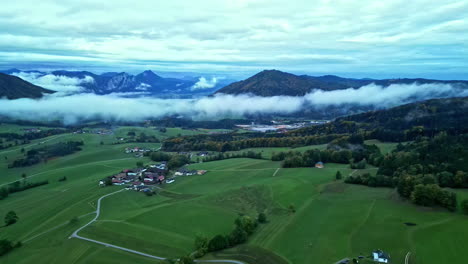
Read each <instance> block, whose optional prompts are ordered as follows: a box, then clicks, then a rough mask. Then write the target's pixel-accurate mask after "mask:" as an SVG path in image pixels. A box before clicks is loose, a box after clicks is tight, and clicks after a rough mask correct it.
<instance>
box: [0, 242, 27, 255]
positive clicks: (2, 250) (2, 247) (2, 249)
mask: <svg viewBox="0 0 468 264" xmlns="http://www.w3.org/2000/svg"><path fill="white" fill-rule="evenodd" d="M21 245H22V244H21V242H17V243H14V242H12V241H10V240H8V239H0V256H3V255H6V254H8V253H9V252H10V251H12V250H13V249H15V248H18V247H21Z"/></svg>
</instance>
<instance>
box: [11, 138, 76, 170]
mask: <svg viewBox="0 0 468 264" xmlns="http://www.w3.org/2000/svg"><path fill="white" fill-rule="evenodd" d="M82 145H83V142H82V141H68V142H59V143H55V144H51V145H46V146H44V147H41V148H35V149H31V150H28V151H26V153H25V154H24V157H23V158H19V159H16V160H14V161H13V162H12V163H10V164H9V165H8V167H9V168H15V167H26V166H31V165H34V164H37V163H39V162H41V161H44V162H47V160H48V159H50V158H54V157H61V156H66V155H69V154H72V153H75V152H77V151H80V150H81V147H80V146H82Z"/></svg>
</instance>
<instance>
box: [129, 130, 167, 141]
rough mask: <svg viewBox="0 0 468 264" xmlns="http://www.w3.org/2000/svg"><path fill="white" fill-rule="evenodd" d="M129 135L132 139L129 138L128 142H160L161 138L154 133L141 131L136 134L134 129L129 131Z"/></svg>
mask: <svg viewBox="0 0 468 264" xmlns="http://www.w3.org/2000/svg"><path fill="white" fill-rule="evenodd" d="M127 136H129V137H130V139H127V142H139V143H159V142H160V141H159V139H158V138H157V137H156V136H154V135H149V136H148V135H146V134H145V133H143V132H141V133H140V134H138V135H137V134H136V133H135V132H134V131H130V132H128V133H127Z"/></svg>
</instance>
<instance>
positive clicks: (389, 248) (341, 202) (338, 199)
mask: <svg viewBox="0 0 468 264" xmlns="http://www.w3.org/2000/svg"><path fill="white" fill-rule="evenodd" d="M16 129H19V128H16ZM130 131H134V132H136V133H141V132H143V133H146V134H147V135H152V134H154V135H155V136H157V137H159V138H161V139H163V138H165V137H169V136H175V135H178V134H187V135H190V134H192V133H206V132H207V131H194V130H183V129H178V128H174V129H168V130H167V132H166V133H162V132H160V131H159V130H155V129H153V128H135V127H120V128H118V129H116V131H115V134H113V135H96V134H64V135H57V136H52V137H49V138H45V139H41V140H35V141H33V142H31V144H28V145H24V146H16V147H12V148H9V149H5V150H2V151H0V185H4V184H7V183H9V182H12V181H15V180H22V177H21V175H22V174H23V173H25V174H26V175H27V179H26V180H27V181H31V182H35V181H40V180H49V182H50V183H49V184H47V185H44V186H40V187H36V188H33V189H29V190H25V191H23V192H18V193H14V194H11V195H10V196H9V197H7V198H6V199H4V200H1V201H0V217H2V218H3V216H4V215H5V214H6V213H7V212H8V211H10V210H14V211H15V212H16V213H17V214H18V216H19V221H18V222H17V223H16V224H13V225H11V226H8V227H1V228H0V239H4V238H6V239H10V240H14V241H18V240H20V241H22V242H23V246H22V247H21V248H18V249H15V250H13V251H12V252H10V253H9V254H8V255H6V256H3V257H0V262H1V263H6V264H17V263H19V264H28V263H34V264H42V263H44V264H46V263H47V264H49V263H76V264H80V263H81V264H84V263H124V264H125V263H143V264H145V263H158V261H156V260H154V259H149V258H146V257H142V256H138V255H135V254H131V253H127V252H123V251H118V250H115V249H111V248H107V247H104V246H101V245H97V244H93V243H90V242H87V241H82V240H78V239H76V238H72V239H69V238H68V237H69V236H70V235H71V234H72V232H73V231H74V230H76V229H77V228H79V227H80V226H82V225H84V224H85V223H87V222H89V221H90V220H91V219H92V218H93V217H94V214H92V212H93V211H94V210H95V209H96V201H97V199H98V198H99V197H101V196H103V195H105V194H108V193H111V192H115V191H117V190H119V189H121V188H122V187H121V186H113V187H105V188H100V187H98V181H99V179H102V178H103V177H106V176H108V175H112V174H114V173H116V172H118V171H120V170H122V169H124V168H131V167H135V164H136V162H137V161H143V162H145V163H146V164H149V163H150V161H149V160H148V159H147V158H135V157H134V155H132V154H125V153H124V149H125V147H131V146H135V145H137V146H145V147H151V148H158V147H160V144H159V143H146V144H139V143H128V144H118V145H112V144H111V143H113V142H115V138H116V137H119V136H125V135H127V133H128V132H130ZM66 140H83V141H84V142H85V145H84V146H83V150H82V151H80V152H77V153H74V154H72V155H69V156H65V157H60V158H57V159H53V160H49V161H48V162H47V163H41V164H38V165H35V166H31V167H26V168H15V169H8V168H7V164H8V163H9V162H10V161H11V160H13V159H14V158H15V157H18V156H20V155H22V154H21V151H20V150H21V148H25V149H29V148H32V147H35V146H38V145H43V144H52V143H56V142H59V141H66ZM41 142H43V143H41ZM101 142H103V145H101ZM366 143H367V144H376V145H377V146H379V147H380V148H381V150H382V152H388V151H391V150H392V149H393V148H394V147H395V146H396V145H394V144H389V143H382V142H377V141H370V142H366ZM313 147H314V146H309V147H304V148H300V149H292V150H299V151H304V150H306V149H309V148H313ZM315 147H319V148H325V147H326V145H320V146H315ZM251 150H253V151H263V153H264V154H265V155H264V156H265V158H266V157H268V155H271V153H272V152H275V151H284V150H288V149H287V148H272V149H270V148H262V149H251ZM5 157H7V158H6V159H5ZM189 167H190V168H192V169H204V170H207V171H208V172H207V173H206V174H205V175H196V176H181V177H177V178H176V181H175V182H174V183H172V184H165V185H162V186H161V188H162V189H160V190H158V191H157V194H156V195H153V196H146V195H144V194H142V193H138V192H134V191H123V192H119V193H117V194H114V195H111V196H109V197H106V198H105V199H104V200H103V201H102V204H101V206H102V210H101V215H100V217H99V219H98V221H96V222H94V223H93V224H92V225H90V226H88V227H86V228H85V229H83V230H82V231H81V232H80V235H82V236H85V237H89V238H92V239H96V240H99V241H103V242H107V243H111V244H115V245H117V246H122V247H127V248H130V249H134V250H138V251H141V252H145V253H148V254H153V255H157V256H162V257H167V258H177V257H180V256H182V255H185V254H189V253H191V252H193V250H194V248H193V242H194V238H195V236H197V235H199V234H202V235H204V236H207V237H213V236H215V235H217V234H228V233H229V232H230V231H231V230H232V228H233V225H234V220H235V219H236V217H237V216H238V215H239V214H247V215H251V216H254V217H255V216H256V215H257V214H258V212H265V213H266V215H267V218H268V222H267V223H266V224H261V225H260V226H259V228H258V229H257V230H256V231H255V233H254V234H253V236H251V237H250V238H249V240H248V242H247V243H246V244H243V245H241V246H237V247H234V248H231V249H228V250H224V251H221V252H217V253H211V254H208V255H206V256H205V257H204V259H237V260H240V261H243V262H245V263H248V264H288V263H290V264H306V263H307V264H308V263H335V262H336V261H338V260H340V259H343V258H346V257H351V258H352V257H357V256H358V255H363V256H369V255H370V253H371V251H372V250H375V249H382V250H384V251H386V252H388V253H389V254H390V255H391V262H392V263H404V258H405V255H406V254H407V253H408V252H411V258H410V263H411V264H436V263H461V262H463V259H466V258H468V252H466V251H465V250H464V248H465V247H466V245H467V244H468V229H467V228H466V223H467V220H468V217H466V216H464V215H462V214H461V213H449V212H447V211H445V210H442V209H438V208H424V207H417V206H415V205H413V204H411V203H409V202H406V201H403V200H401V199H400V198H399V197H398V195H397V194H396V192H395V191H394V190H393V189H389V188H369V187H365V186H358V185H349V184H344V183H343V182H342V181H336V180H335V174H336V172H337V171H338V170H339V171H341V172H342V174H343V175H344V176H346V175H349V174H351V173H361V172H363V171H366V172H370V173H376V168H372V167H369V168H368V169H366V170H363V171H361V172H360V171H356V170H351V169H349V166H348V165H343V164H325V168H324V169H316V168H290V169H284V168H280V167H281V164H280V162H272V161H270V160H266V159H265V160H254V159H245V158H239V159H228V160H221V161H214V162H204V163H197V164H191V165H189ZM63 176H66V178H67V180H66V181H63V182H59V181H58V179H59V178H61V177H63ZM459 196H464V197H468V193H467V192H464V191H459ZM291 208H294V212H293V211H292V210H291ZM74 218H76V219H77V220H75V221H70V220H71V219H74ZM405 223H412V224H415V225H412V226H408V225H406V224H405Z"/></svg>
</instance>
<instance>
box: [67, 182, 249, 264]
mask: <svg viewBox="0 0 468 264" xmlns="http://www.w3.org/2000/svg"><path fill="white" fill-rule="evenodd" d="M122 191H125V189H122V190H120V191H116V192H113V193H109V194H106V195H104V196H101V198H99V199H98V201H97V207H96V212H95V213H96V216H95V217H94V218H93V219H92V220H91V221H89V222H88V223H87V224H85V225H84V226H82V227H80V228H78V229H77V230H75V232H73V234H71V236H70V237H69V239H70V238H78V239H81V240H85V241H88V242H92V243H96V244H99V245H103V246H106V247H110V248H115V249H119V250H122V251H126V252H130V253H133V254H137V255H140V256H144V257H148V258H152V259H157V260H165V259H166V258H163V257H160V256H155V255H150V254H146V253H143V252H140V251H136V250H133V249H129V248H124V247H119V246H116V245H113V244H109V243H105V242H101V241H98V240H94V239H90V238H87V237H82V236H80V235H78V233H79V232H80V231H81V230H83V229H84V228H86V227H87V226H89V225H90V224H92V223H94V222H95V221H96V220H97V219H98V218H99V215H100V214H101V201H102V199H104V198H106V197H107V196H111V195H114V194H116V193H119V192H122ZM195 262H198V263H233V264H246V263H244V262H241V261H237V260H230V259H220V260H195Z"/></svg>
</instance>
